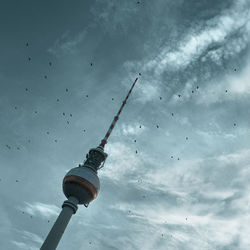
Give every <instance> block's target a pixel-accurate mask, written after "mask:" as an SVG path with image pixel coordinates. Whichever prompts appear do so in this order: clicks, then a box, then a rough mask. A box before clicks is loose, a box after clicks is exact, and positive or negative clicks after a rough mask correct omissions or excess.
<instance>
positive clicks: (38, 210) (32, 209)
mask: <svg viewBox="0 0 250 250" xmlns="http://www.w3.org/2000/svg"><path fill="white" fill-rule="evenodd" d="M19 209H20V210H21V211H25V212H26V213H28V214H30V215H39V216H42V217H45V218H51V217H53V216H57V215H58V214H59V212H60V211H61V209H60V208H59V207H57V206H55V205H49V204H44V203H40V202H34V203H33V204H31V203H28V202H25V207H24V208H19Z"/></svg>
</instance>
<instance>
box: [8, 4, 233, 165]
mask: <svg viewBox="0 0 250 250" xmlns="http://www.w3.org/2000/svg"><path fill="white" fill-rule="evenodd" d="M137 3H138V4H139V3H140V2H139V1H138V2H137ZM26 47H29V43H28V42H27V43H26ZM28 61H31V57H28ZM48 64H49V66H52V62H51V61H49V63H48ZM90 66H91V67H92V66H93V62H90ZM234 71H236V69H234ZM139 76H141V73H139ZM44 78H45V79H47V78H48V76H47V75H44ZM198 89H199V86H196V90H198ZM25 91H26V92H28V91H29V89H28V88H25ZM65 91H66V92H69V89H68V88H66V89H65ZM225 92H226V93H227V92H228V90H227V89H226V90H225ZM192 93H194V90H192ZM177 96H178V97H179V98H181V94H177ZM86 97H87V98H88V95H86ZM159 99H160V100H162V97H161V96H160V97H159ZM111 100H112V101H114V98H113V97H112V98H111ZM56 101H57V102H59V101H60V99H59V98H57V99H56ZM14 108H15V110H17V109H18V108H17V106H15V107H14ZM34 113H35V114H38V111H37V110H35V111H34ZM62 115H63V116H66V113H65V112H63V113H62ZM69 116H70V117H72V116H73V115H72V114H71V113H70V114H69ZM171 116H174V113H171ZM66 122H67V124H69V123H70V121H69V120H67V121H66ZM233 125H234V127H235V126H236V123H234V124H233ZM139 128H141V125H140V126H139ZM156 128H159V125H158V124H157V125H156ZM83 132H86V130H85V129H84V130H83ZM46 133H47V135H49V134H50V133H49V131H47V132H46ZM185 139H186V140H188V137H186V138H185ZM28 142H29V143H30V142H31V141H30V139H29V140H28ZM54 142H55V143H57V142H58V140H57V139H55V140H54ZM134 142H136V140H134ZM5 146H6V148H8V149H9V150H11V146H10V145H9V144H6V145H5ZM16 149H17V150H20V147H16ZM135 153H136V154H138V150H135ZM173 158H174V157H173V156H171V159H173ZM177 160H180V158H179V157H178V158H177Z"/></svg>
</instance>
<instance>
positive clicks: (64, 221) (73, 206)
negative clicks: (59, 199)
mask: <svg viewBox="0 0 250 250" xmlns="http://www.w3.org/2000/svg"><path fill="white" fill-rule="evenodd" d="M78 202H79V201H78V200H77V199H76V198H75V197H73V196H70V197H69V199H68V200H67V201H64V203H63V205H62V211H61V213H60V214H59V216H58V218H57V220H56V222H55V224H54V225H53V227H52V228H51V230H50V232H49V234H48V236H47V238H46V239H45V241H44V243H43V245H42V247H41V248H40V250H55V249H56V248H57V245H58V243H59V241H60V239H61V237H62V235H63V233H64V231H65V228H66V227H67V225H68V223H69V220H70V218H71V216H72V214H75V213H76V210H77V204H78Z"/></svg>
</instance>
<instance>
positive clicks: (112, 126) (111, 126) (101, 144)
mask: <svg viewBox="0 0 250 250" xmlns="http://www.w3.org/2000/svg"><path fill="white" fill-rule="evenodd" d="M137 80H138V77H137V78H136V79H135V81H134V83H133V85H132V87H131V88H130V90H129V92H128V94H127V96H126V98H125V99H124V101H123V102H122V105H121V107H120V109H119V111H118V112H117V114H116V116H115V117H114V120H113V121H112V123H111V125H110V127H109V129H108V131H107V133H106V135H105V137H104V138H103V139H102V141H101V143H100V145H99V146H101V147H103V148H104V146H105V144H106V143H107V140H108V138H109V136H110V134H111V133H112V130H113V128H114V127H115V124H116V122H117V121H118V119H119V115H120V114H121V112H122V109H123V107H124V106H125V104H126V101H127V99H128V98H129V95H130V94H131V92H132V90H133V88H134V86H135V84H136V82H137Z"/></svg>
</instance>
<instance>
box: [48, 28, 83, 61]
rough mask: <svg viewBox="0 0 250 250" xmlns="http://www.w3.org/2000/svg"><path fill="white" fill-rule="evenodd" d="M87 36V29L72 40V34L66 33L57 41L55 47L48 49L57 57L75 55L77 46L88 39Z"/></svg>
mask: <svg viewBox="0 0 250 250" xmlns="http://www.w3.org/2000/svg"><path fill="white" fill-rule="evenodd" d="M86 34H87V30H86V29H85V30H83V31H82V32H80V33H78V34H77V35H75V37H73V38H72V37H71V36H70V32H69V31H66V32H64V34H63V35H62V36H61V37H60V38H59V39H57V40H56V41H55V43H54V45H53V46H52V47H51V48H49V49H48V52H50V53H51V54H53V55H55V56H57V57H60V56H62V55H70V54H73V53H75V49H76V48H77V46H78V45H79V44H80V43H81V42H82V41H83V39H84V38H85V37H86Z"/></svg>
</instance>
